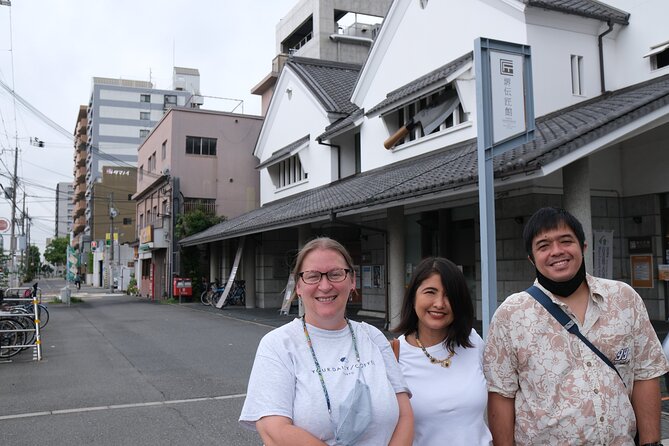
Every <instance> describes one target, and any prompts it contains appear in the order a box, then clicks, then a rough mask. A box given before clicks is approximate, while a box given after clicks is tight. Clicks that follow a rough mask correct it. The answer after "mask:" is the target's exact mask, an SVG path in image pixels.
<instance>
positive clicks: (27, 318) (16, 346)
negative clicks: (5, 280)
mask: <svg viewBox="0 0 669 446" xmlns="http://www.w3.org/2000/svg"><path fill="white" fill-rule="evenodd" d="M38 298H39V292H38V286H37V283H35V284H34V285H33V286H32V287H31V288H28V289H26V290H25V291H24V293H23V295H22V296H21V295H19V293H18V292H16V293H14V294H6V293H5V292H4V291H3V292H2V293H1V294H0V314H1V316H0V346H1V347H2V348H0V358H2V359H7V358H11V357H12V356H14V355H16V354H18V353H20V352H22V351H24V350H26V349H27V348H28V347H31V346H35V345H36V340H37V332H38V330H37V327H38V324H39V328H40V329H41V328H42V327H43V326H45V325H46V323H47V322H48V321H49V313H48V310H46V306H45V305H42V304H41V303H37V299H38ZM27 299H30V300H31V301H29V302H26V303H22V302H23V301H25V300H27ZM11 300H18V302H19V303H16V304H13V305H12V304H10V303H8V302H6V301H11Z"/></svg>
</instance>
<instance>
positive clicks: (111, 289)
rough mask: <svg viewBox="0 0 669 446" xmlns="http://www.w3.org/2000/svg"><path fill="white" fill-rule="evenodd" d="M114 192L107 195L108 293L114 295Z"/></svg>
mask: <svg viewBox="0 0 669 446" xmlns="http://www.w3.org/2000/svg"><path fill="white" fill-rule="evenodd" d="M114 212H115V211H114V192H110V193H109V269H108V271H109V292H110V293H112V294H113V293H114Z"/></svg>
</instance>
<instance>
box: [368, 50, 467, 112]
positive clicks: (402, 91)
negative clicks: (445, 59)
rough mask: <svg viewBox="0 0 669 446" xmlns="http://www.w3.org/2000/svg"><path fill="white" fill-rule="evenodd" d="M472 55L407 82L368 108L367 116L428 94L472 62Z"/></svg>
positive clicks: (462, 57) (459, 58)
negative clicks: (413, 96)
mask: <svg viewBox="0 0 669 446" xmlns="http://www.w3.org/2000/svg"><path fill="white" fill-rule="evenodd" d="M473 57H474V56H473V53H472V52H469V53H467V54H465V55H464V56H461V57H458V58H457V59H455V60H454V61H452V62H449V63H447V64H446V65H443V66H441V67H439V68H437V69H436V70H434V71H431V72H429V73H427V74H426V75H424V76H421V77H419V78H418V79H416V80H414V81H411V82H409V83H408V84H405V85H402V86H401V87H399V88H397V89H395V90H393V91H391V92H390V93H388V94H387V95H386V98H385V99H384V100H383V101H381V102H379V103H378V104H376V105H375V106H374V107H372V108H370V109H369V110H368V111H367V115H370V114H372V113H374V112H376V111H378V110H381V109H383V108H385V107H388V106H389V105H392V104H394V103H397V102H400V101H401V100H402V99H404V98H406V97H408V96H411V95H413V94H414V93H417V92H420V91H422V90H426V91H425V93H428V90H427V89H428V88H429V87H430V86H432V85H434V84H437V83H438V82H439V81H443V80H444V79H446V78H447V77H448V76H450V75H451V74H453V73H454V72H456V71H457V70H459V69H460V68H461V67H463V66H464V65H465V64H467V63H469V62H471V61H472V60H473Z"/></svg>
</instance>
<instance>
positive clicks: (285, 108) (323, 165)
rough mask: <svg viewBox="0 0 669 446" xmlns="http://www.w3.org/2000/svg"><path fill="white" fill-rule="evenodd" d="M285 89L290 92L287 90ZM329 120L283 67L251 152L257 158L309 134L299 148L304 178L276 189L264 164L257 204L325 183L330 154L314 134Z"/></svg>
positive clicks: (316, 134)
mask: <svg viewBox="0 0 669 446" xmlns="http://www.w3.org/2000/svg"><path fill="white" fill-rule="evenodd" d="M287 90H290V91H291V93H290V94H288V93H287ZM329 124H330V121H329V120H328V117H327V115H326V113H325V111H324V110H323V107H322V106H321V104H320V103H319V102H318V101H317V100H316V99H315V98H314V97H313V95H312V94H311V93H310V92H309V91H308V90H307V89H306V87H305V86H304V85H303V84H302V82H301V81H300V80H299V79H298V78H297V77H296V76H295V74H294V73H293V72H292V71H291V70H290V68H289V66H287V67H286V69H284V70H283V72H282V73H281V77H280V78H279V82H278V84H277V88H276V89H275V93H274V96H273V97H272V102H271V104H270V107H269V110H268V113H267V116H266V118H265V123H264V125H263V129H262V131H261V134H260V138H259V139H258V144H257V145H256V151H255V155H256V157H258V159H259V160H260V162H263V161H265V160H267V159H268V158H270V157H271V156H272V153H274V152H276V151H277V150H279V149H281V148H283V147H285V146H287V145H289V144H291V143H293V142H295V141H297V140H299V139H300V138H302V137H304V136H306V135H307V134H309V135H310V142H309V147H308V148H305V149H303V150H302V151H301V152H300V154H299V155H300V160H301V162H302V166H303V168H304V171H305V172H306V173H307V174H308V179H307V181H306V182H304V183H300V184H298V185H296V186H295V187H288V188H284V189H282V190H279V191H276V189H275V186H274V184H273V183H272V181H271V179H270V176H269V173H268V172H267V168H264V169H262V171H261V174H260V204H261V205H263V204H265V203H269V202H271V201H274V200H278V199H280V198H284V197H287V196H290V195H293V194H296V193H299V192H303V191H305V190H308V189H312V188H315V187H318V186H321V185H324V184H329V183H330V182H331V181H332V180H333V178H332V175H331V158H330V156H329V152H330V151H331V150H332V149H330V148H329V147H326V146H322V145H319V144H318V143H317V142H316V141H315V138H316V137H317V136H318V135H319V134H321V133H322V132H323V131H324V129H325V127H326V126H327V125H329Z"/></svg>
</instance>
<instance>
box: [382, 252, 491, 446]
mask: <svg viewBox="0 0 669 446" xmlns="http://www.w3.org/2000/svg"><path fill="white" fill-rule="evenodd" d="M473 322H474V307H473V304H472V300H471V297H470V295H469V290H468V289H467V283H466V281H465V277H464V275H463V274H462V272H461V271H460V269H459V268H458V267H457V266H456V265H455V264H454V263H453V262H451V261H450V260H447V259H444V258H440V257H430V258H427V259H424V260H423V261H421V262H420V263H419V264H418V265H417V266H416V269H415V270H414V272H413V275H412V277H411V281H410V283H409V286H408V288H407V291H406V293H405V295H404V302H403V304H402V312H401V317H400V323H399V324H398V327H397V329H396V330H395V331H396V332H398V333H403V335H402V336H400V337H399V347H400V349H399V364H400V367H401V368H402V372H403V373H404V377H405V379H406V381H407V384H408V385H409V388H410V389H411V392H412V397H411V406H412V407H413V412H414V417H415V425H414V430H415V435H414V442H413V444H414V446H441V445H444V444H453V445H465V444H466V445H468V446H470V445H476V446H478V445H486V446H487V445H489V444H490V443H491V441H492V436H491V435H490V431H489V430H488V427H487V425H486V423H485V420H484V413H485V409H486V404H487V390H486V382H485V378H484V376H483V368H482V359H483V340H482V339H481V337H480V336H479V335H478V334H477V333H476V330H474V329H473V328H472V325H473Z"/></svg>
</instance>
